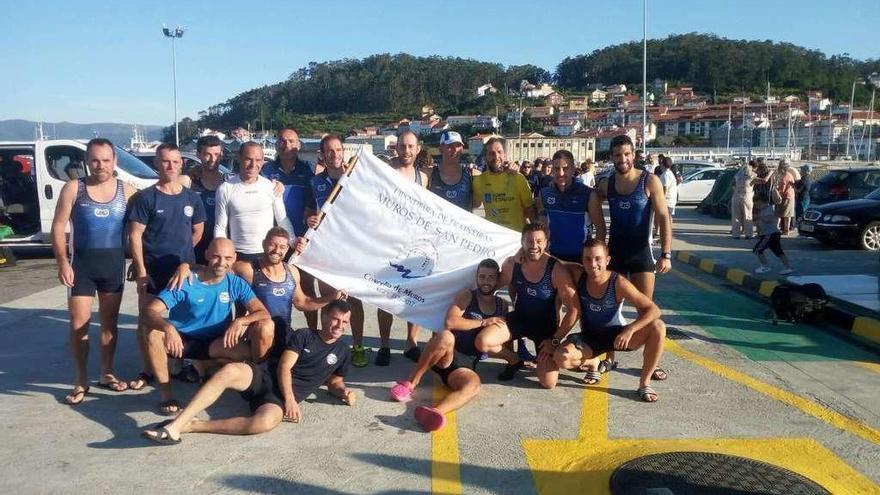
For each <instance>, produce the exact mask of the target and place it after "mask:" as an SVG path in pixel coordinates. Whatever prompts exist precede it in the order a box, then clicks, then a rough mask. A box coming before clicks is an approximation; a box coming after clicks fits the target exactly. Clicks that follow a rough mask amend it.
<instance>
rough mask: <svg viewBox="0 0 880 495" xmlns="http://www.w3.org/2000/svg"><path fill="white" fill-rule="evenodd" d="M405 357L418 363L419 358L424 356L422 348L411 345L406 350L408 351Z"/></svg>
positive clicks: (404, 354)
mask: <svg viewBox="0 0 880 495" xmlns="http://www.w3.org/2000/svg"><path fill="white" fill-rule="evenodd" d="M403 357H405V358H407V359H409V360H410V361H412V362H414V363H418V362H419V358H420V357H422V350H421V349H419V346H413V347H410V348H409V349H407V350H406V352H404V353H403Z"/></svg>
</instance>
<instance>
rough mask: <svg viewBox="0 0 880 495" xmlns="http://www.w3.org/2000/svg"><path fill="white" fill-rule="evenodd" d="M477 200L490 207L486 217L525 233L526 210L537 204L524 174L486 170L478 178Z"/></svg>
mask: <svg viewBox="0 0 880 495" xmlns="http://www.w3.org/2000/svg"><path fill="white" fill-rule="evenodd" d="M474 200H475V202H476V201H479V202H480V203H481V204H482V205H483V208H484V209H485V210H486V220H489V221H490V222H492V223H497V224H498V225H503V226H505V227H507V228H509V229H513V230H515V231H517V232H522V229H523V226H525V224H526V217H525V209H526V208H529V207H530V206H532V205H533V204H534V202H535V201H534V199H533V198H532V190H531V189H529V183H528V182H526V178H525V177H524V176H523V175H522V174H510V173H507V172H499V173H491V172H484V173H482V174H480V175H478V176H476V177H474Z"/></svg>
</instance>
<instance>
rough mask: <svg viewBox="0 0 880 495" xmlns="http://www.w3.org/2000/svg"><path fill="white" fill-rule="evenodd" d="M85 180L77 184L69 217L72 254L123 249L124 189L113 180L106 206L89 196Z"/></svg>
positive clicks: (118, 181)
mask: <svg viewBox="0 0 880 495" xmlns="http://www.w3.org/2000/svg"><path fill="white" fill-rule="evenodd" d="M85 181H86V180H85V179H80V180H79V181H78V182H77V191H76V200H75V201H74V204H73V211H72V212H71V215H70V223H71V228H72V231H73V250H74V253H76V252H82V251H83V250H92V249H124V243H125V208H126V201H125V186H123V184H122V181H121V180H118V179H117V180H116V195H114V196H113V199H111V200H110V201H108V202H106V203H101V202H98V201H95V200H93V199H92V198H91V197H89V193H88V191H87V189H86V182H85Z"/></svg>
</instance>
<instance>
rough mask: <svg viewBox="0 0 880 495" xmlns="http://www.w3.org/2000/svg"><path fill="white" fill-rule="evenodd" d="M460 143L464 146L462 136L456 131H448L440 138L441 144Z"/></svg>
mask: <svg viewBox="0 0 880 495" xmlns="http://www.w3.org/2000/svg"><path fill="white" fill-rule="evenodd" d="M452 143H458V144H461V145H463V144H464V141H462V140H461V134H459V133H457V132H455V131H446V132H444V133H443V134H442V135H441V136H440V144H452Z"/></svg>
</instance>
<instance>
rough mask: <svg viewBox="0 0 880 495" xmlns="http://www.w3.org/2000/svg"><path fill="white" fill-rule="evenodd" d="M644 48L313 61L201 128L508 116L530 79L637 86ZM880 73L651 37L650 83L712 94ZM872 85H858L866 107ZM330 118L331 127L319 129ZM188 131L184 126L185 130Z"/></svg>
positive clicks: (747, 44) (822, 58)
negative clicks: (547, 62) (532, 59)
mask: <svg viewBox="0 0 880 495" xmlns="http://www.w3.org/2000/svg"><path fill="white" fill-rule="evenodd" d="M641 57H642V45H641V43H640V42H631V43H623V44H620V45H614V46H609V47H606V48H601V49H598V50H595V51H593V52H592V53H589V54H584V55H577V56H573V57H568V58H566V59H565V60H563V61H562V62H561V63H560V64H559V65H558V66H557V68H556V72H555V74H551V73H549V72H548V71H547V70H545V69H542V68H540V67H537V66H534V65H523V66H510V67H504V66H503V65H501V64H497V63H491V62H481V61H477V60H471V59H462V58H456V57H439V56H434V57H415V56H412V55H408V54H402V53H401V54H396V55H391V54H379V55H372V56H369V57H366V58H364V59H344V60H335V61H330V62H312V63H310V64H309V65H308V66H307V67H303V68H301V69H299V70H297V71H295V72H294V73H293V74H291V75H290V77H289V78H288V79H287V80H286V81H283V82H280V83H277V84H271V85H267V86H263V87H261V88H255V89H252V90H249V91H246V92H244V93H241V94H239V95H237V96H234V97H232V98H230V99H229V100H227V101H226V102H223V103H220V104H217V105H214V106H212V107H210V108H209V109H208V110H207V111H205V112H201V113H200V115H199V119H198V121H195V122H193V121H192V120H190V119H186V122H185V123H184V124H185V127H186V129H192V130H194V129H195V128H196V127H211V128H215V129H217V128H220V129H224V128H230V127H233V126H238V125H248V124H250V125H251V128H259V127H260V126H262V127H265V128H276V127H278V126H280V125H285V124H286V125H294V126H297V127H299V128H301V130H302V131H303V132H304V133H313V132H320V131H326V130H330V128H329V127H332V128H333V129H334V130H338V129H345V128H346V126H348V125H351V126H352V127H353V126H354V125H364V124H363V121H364V119H363V118H361V117H364V116H367V115H370V116H380V115H381V116H388V117H390V118H391V119H393V118H400V117H404V116H412V115H417V114H418V113H419V111H420V110H421V108H422V106H423V105H430V106H432V107H433V108H434V109H435V111H436V112H437V113H439V114H441V115H450V114H464V113H492V114H494V113H495V111H496V109H498V111H499V112H503V111H504V110H505V107H506V106H509V105H512V104H513V103H514V102H513V100H512V99H511V98H509V97H508V95H507V94H506V92H505V91H504V90H505V88H508V87H509V88H516V89H518V88H519V84H520V81H522V80H523V79H525V80H528V81H530V82H532V83H541V82H553V83H555V84H557V85H558V87H559V88H560V89H561V90H562V91H571V92H574V91H584V90H586V89H587V88H588V87H590V86H591V85H594V84H613V83H621V82H622V83H625V84H628V85H633V84H636V85H640V84H641V80H642V61H641V60H642V59H641ZM875 71H880V59H872V60H867V61H859V60H855V59H852V58H850V57H849V56H848V55H846V54H844V55H834V56H831V57H827V56H826V55H824V54H823V53H821V52H819V51H816V50H809V49H806V48H802V47H799V46H796V45H793V44H790V43H774V42H772V41H745V40H730V39H724V38H720V37H717V36H714V35H709V34H697V33H690V34H683V35H673V36H670V37H668V38H666V39H661V40H649V42H648V80H649V81H652V80H654V79H655V78H660V79H664V80H667V81H670V82H671V83H673V84H687V85H692V86H693V87H694V89H695V90H697V91H698V92H703V93H706V94H713V93H717V94H718V95H723V94H728V95H733V94H741V93H750V94H762V93H764V92H766V89H767V82H768V80H769V82H770V85H771V86H772V87H773V88H774V92H778V91H782V90H784V91H790V92H802V91H803V90H807V89H817V90H821V91H823V92H824V93H825V94H827V95H829V96H830V97H832V98H834V99H836V100H847V99H848V98H849V92H850V88H851V86H850V85H851V84H852V81H853V80H854V79H858V78H864V77H865V76H867V75H868V74H870V73H871V72H875ZM487 82H491V83H492V84H493V85H494V87H495V88H497V89H498V92H497V93H494V94H491V95H488V96H486V97H482V98H476V96H475V94H474V90H475V89H476V88H477V87H479V86H481V85H483V84H485V83H487ZM869 96H870V91H869V90H867V89H865V87H863V86H859V87H858V88H857V90H856V102H857V104H858V103H862V104H864V103H867V99H868V98H869ZM324 122H326V123H327V124H328V125H329V127H326V126H324V127H322V126H323V123H324ZM182 132H183V131H182Z"/></svg>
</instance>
